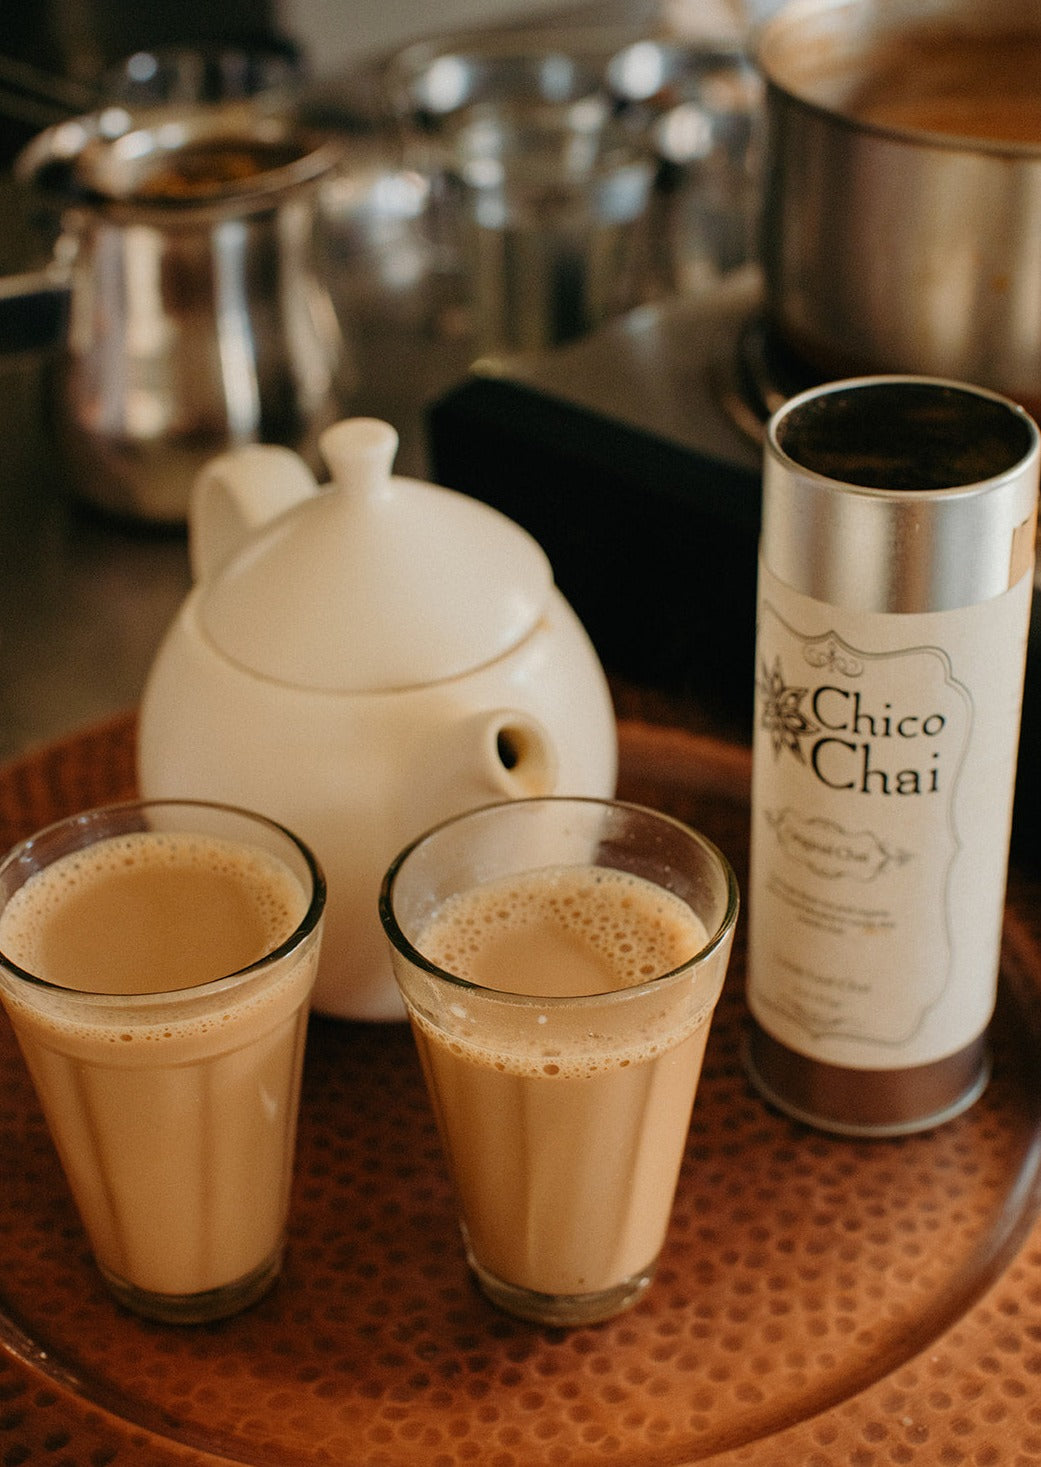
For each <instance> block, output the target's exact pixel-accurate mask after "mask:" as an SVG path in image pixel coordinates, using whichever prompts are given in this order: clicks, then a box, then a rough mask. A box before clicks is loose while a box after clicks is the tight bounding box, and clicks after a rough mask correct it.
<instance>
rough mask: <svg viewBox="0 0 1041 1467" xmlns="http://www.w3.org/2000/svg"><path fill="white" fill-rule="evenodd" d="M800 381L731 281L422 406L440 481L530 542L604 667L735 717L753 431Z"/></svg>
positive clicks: (756, 439)
mask: <svg viewBox="0 0 1041 1467" xmlns="http://www.w3.org/2000/svg"><path fill="white" fill-rule="evenodd" d="M797 377H798V368H797V364H794V363H792V362H790V361H789V360H788V359H787V358H786V357H785V355H784V354H783V353H782V352H781V351H780V350H779V349H778V348H777V347H776V345H775V344H774V343H772V342H771V340H770V337H769V333H768V331H767V330H766V328H765V326H764V324H763V320H762V311H761V282H760V278H759V274H758V272H757V271H755V270H753V269H747V270H742V271H740V272H737V273H735V274H734V275H733V276H731V277H729V278H728V279H727V281H726V282H725V283H724V284H723V285H721V286H720V287H719V288H718V289H717V290H715V291H713V292H711V293H710V294H707V295H705V296H700V297H696V298H690V299H677V300H671V301H668V302H663V303H659V304H655V305H651V306H645V307H641V308H639V309H637V310H635V311H633V312H631V313H629V314H628V315H626V316H624V317H622V318H620V319H618V320H616V321H613V322H611V323H609V324H608V325H607V326H605V327H603V328H602V329H601V330H599V331H597V332H595V333H593V334H591V335H590V336H588V337H585V338H583V339H582V340H580V341H577V342H573V343H570V344H569V345H567V346H564V347H560V348H558V349H557V350H555V351H553V352H550V353H547V354H545V355H543V356H541V357H538V358H532V359H528V360H524V361H521V360H515V361H512V362H510V363H509V364H508V366H506V367H505V368H500V369H498V370H496V371H494V372H493V371H492V370H490V369H486V370H483V371H477V370H475V371H474V372H473V373H471V375H470V376H469V377H468V378H467V379H466V380H465V381H464V382H463V383H462V384H460V385H459V386H457V387H455V388H453V389H452V390H451V391H450V392H449V393H447V394H446V395H445V396H444V397H443V398H441V399H440V400H439V401H438V402H437V403H436V404H435V405H434V406H433V408H432V409H431V411H430V414H429V418H428V436H429V440H430V456H431V463H432V469H433V475H434V477H435V478H436V479H437V480H438V481H439V482H441V483H444V484H448V485H449V486H451V487H454V488H457V489H460V490H462V491H463V492H465V493H468V494H472V495H474V496H475V497H476V498H479V499H483V500H484V501H485V502H487V503H490V504H493V505H494V506H495V507H497V508H499V509H501V510H502V511H503V512H504V513H506V514H508V515H510V517H511V518H512V519H515V520H517V521H518V523H520V524H522V525H524V526H525V528H526V529H528V530H529V531H530V532H531V533H532V534H533V535H534V536H535V538H536V539H537V540H539V542H540V543H541V544H542V546H543V548H544V549H545V550H546V552H547V554H548V555H549V557H550V560H551V561H552V563H553V567H554V572H555V575H556V579H557V583H558V585H559V586H560V588H561V590H562V591H563V593H564V595H565V596H567V598H568V599H569V600H570V601H571V603H572V605H573V606H574V608H575V610H576V611H577V612H578V614H579V616H580V617H581V618H582V620H583V622H584V624H585V626H586V628H587V630H588V631H589V633H590V635H591V637H592V638H593V641H594V644H595V645H596V647H597V650H598V652H599V654H600V656H601V659H602V660H603V662H604V664H605V666H606V667H607V669H608V671H610V672H616V673H618V674H619V675H622V676H626V677H634V678H637V679H640V680H643V681H651V682H653V683H655V684H658V685H664V686H666V687H668V688H674V689H676V690H677V691H683V692H686V691H693V692H696V693H697V694H698V695H699V696H701V697H703V698H704V697H706V696H709V697H718V698H719V699H720V700H721V702H722V703H723V704H725V705H726V706H727V707H728V708H729V709H731V710H733V709H738V710H740V711H742V712H743V711H744V709H745V708H746V707H747V706H748V705H749V703H750V698H751V684H752V655H753V644H754V616H755V612H754V604H755V573H756V545H757V540H758V530H759V492H760V489H759V485H760V464H761V455H762V448H761V439H762V430H763V424H764V422H765V420H766V418H767V417H768V415H769V412H770V411H772V407H773V406H774V405H776V403H777V402H779V401H782V400H783V397H784V396H787V395H790V392H791V391H792V390H795V386H794V384H795V383H796V380H797ZM778 394H781V395H780V396H779V395H778Z"/></svg>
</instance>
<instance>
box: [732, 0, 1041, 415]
mask: <svg viewBox="0 0 1041 1467" xmlns="http://www.w3.org/2000/svg"><path fill="white" fill-rule="evenodd" d="M1039 58H1041V7H1038V5H1037V3H1036V0H987V3H986V4H980V3H979V0H790V3H788V4H786V5H784V6H783V7H782V9H781V10H779V11H778V12H777V13H776V14H775V15H774V17H773V19H772V20H771V21H769V22H768V23H767V24H766V25H765V26H764V27H763V28H762V30H761V32H760V33H759V36H758V37H757V44H756V59H757V61H758V64H759V66H760V68H761V70H762V72H763V74H764V77H765V81H766V111H767V120H768V141H767V162H766V181H765V199H764V210H763V224H762V240H761V252H762V262H763V268H764V273H765V290H766V302H767V311H768V314H769V316H770V317H771V319H772V320H773V322H774V324H775V325H776V327H777V328H778V329H779V331H780V333H781V335H782V337H783V338H784V339H785V340H786V341H787V342H788V343H789V344H790V345H791V346H792V347H793V348H794V349H795V350H796V352H797V353H798V354H799V355H800V356H801V357H802V358H803V359H805V360H806V361H807V362H808V363H810V364H811V365H812V366H814V367H815V368H817V369H818V370H819V371H820V372H821V373H822V375H824V376H827V377H841V376H847V375H857V374H860V373H872V372H912V373H920V374H924V375H936V376H946V377H955V378H960V379H962V380H964V381H968V382H975V383H978V384H980V385H982V386H986V387H991V388H994V389H996V390H998V391H1001V392H1003V393H1005V394H1007V395H1008V396H1010V397H1013V398H1015V399H1016V400H1018V401H1019V402H1021V403H1024V404H1025V405H1026V406H1028V407H1029V408H1031V409H1032V410H1033V411H1035V412H1037V411H1038V410H1039V409H1041V64H1039ZM970 77H975V79H976V81H975V83H974V85H976V84H979V83H980V82H981V81H982V87H981V90H980V92H978V93H977V96H976V99H975V101H974V100H973V99H972V97H970V96H969V91H968V90H967V79H968V78H970ZM901 78H904V79H905V80H906V79H907V78H910V86H909V89H908V90H909V95H910V96H911V98H912V100H915V99H917V101H928V100H930V99H933V100H935V101H936V102H937V104H938V108H939V110H940V111H942V110H943V107H941V106H940V104H941V103H944V98H945V97H946V99H947V102H948V103H950V102H952V101H953V102H954V103H957V106H955V107H954V108H953V112H957V111H958V109H959V108H960V112H961V115H960V116H953V115H952V108H950V107H948V108H947V113H948V115H947V116H946V117H944V118H942V119H940V120H941V121H942V127H940V128H937V126H936V124H937V117H935V116H934V117H927V116H925V114H924V112H923V113H922V114H921V115H920V117H919V118H917V119H915V120H914V122H913V124H912V125H908V121H907V116H904V117H902V118H900V120H897V121H894V120H893V117H894V116H895V110H894V112H893V113H890V115H889V116H888V118H887V120H884V121H879V120H877V119H878V117H879V116H883V115H884V114H883V112H882V111H881V108H879V109H878V110H877V111H875V112H873V111H872V107H873V106H874V105H876V104H877V103H878V102H879V98H880V97H881V96H884V94H885V93H886V89H887V88H890V89H896V91H899V89H900V88H901V86H903V84H904V83H903V81H902V80H901ZM988 104H989V105H990V107H991V110H992V111H1002V110H1005V111H1013V110H1016V109H1018V111H1019V112H1020V113H1021V114H1022V116H1025V117H1027V118H1028V124H1029V125H1027V126H1025V127H1023V128H1022V132H1023V133H1024V134H1025V136H1026V137H1027V140H1025V141H1024V140H1019V141H1009V140H1007V139H1002V138H1001V137H994V136H990V137H988V136H983V135H970V129H976V128H977V123H979V124H980V126H979V128H978V131H979V133H981V134H982V133H984V132H986V131H987V130H988V127H987V125H984V123H985V119H984V120H981V118H980V117H976V118H975V119H974V118H973V116H972V114H973V110H974V108H975V110H976V111H977V112H982V110H984V108H985V107H986V106H987V105H988ZM1030 118H1033V121H1032V122H1031V121H1030V120H1029V119H1030ZM1020 120H1021V121H1022V118H1021V119H1020ZM993 122H994V119H993V118H992V119H991V123H993ZM1035 123H1036V127H1037V131H1036V132H1034V133H1032V127H1033V126H1034V125H1035ZM1003 125H1004V124H1001V125H999V126H998V130H999V131H1000V130H1001V126H1003ZM1008 127H1009V129H1010V130H1013V131H1014V130H1015V129H1014V125H1013V123H1012V122H1011V121H1009V122H1008ZM991 130H993V129H991Z"/></svg>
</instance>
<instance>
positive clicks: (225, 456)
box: [188, 443, 318, 581]
mask: <svg viewBox="0 0 1041 1467" xmlns="http://www.w3.org/2000/svg"><path fill="white" fill-rule="evenodd" d="M317 493H318V484H317V481H316V480H315V477H314V475H313V474H312V473H311V470H310V469H309V468H308V467H307V465H306V464H305V463H304V462H303V460H302V459H301V458H300V457H299V456H298V455H297V454H295V453H294V452H293V451H292V449H289V448H284V447H281V446H280V445H277V444H267V443H248V444H244V445H243V447H241V448H234V449H232V450H230V452H228V453H222V454H220V455H219V456H218V457H217V458H215V459H212V460H211V461H210V463H208V464H205V465H204V466H203V468H202V469H201V470H200V471H199V473H198V475H197V477H196V479H195V483H194V484H193V485H192V494H191V504H190V507H189V514H188V551H189V557H190V561H191V570H192V576H193V578H194V579H195V580H196V581H205V580H209V579H210V578H211V577H213V576H215V575H217V574H218V572H219V571H220V570H221V569H222V568H223V567H224V566H225V565H227V563H228V561H229V560H230V559H231V557H232V556H233V555H234V554H235V552H236V551H237V550H238V548H239V546H240V545H241V544H242V543H243V541H244V540H245V539H246V537H247V536H248V535H249V534H250V533H251V531H253V530H256V529H258V528H259V527H260V526H261V525H265V524H267V523H268V521H269V520H273V519H275V518H276V516H278V515H280V514H283V513H284V512H285V511H286V510H287V509H292V508H293V506H294V505H296V504H299V503H300V502H301V500H304V499H307V498H309V497H310V496H311V495H313V494H317Z"/></svg>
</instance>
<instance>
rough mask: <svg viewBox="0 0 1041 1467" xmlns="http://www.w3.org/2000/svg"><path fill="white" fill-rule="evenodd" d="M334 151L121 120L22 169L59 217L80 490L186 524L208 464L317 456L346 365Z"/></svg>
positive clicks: (188, 121) (281, 134) (279, 131)
mask: <svg viewBox="0 0 1041 1467" xmlns="http://www.w3.org/2000/svg"><path fill="white" fill-rule="evenodd" d="M341 162H342V148H341V145H340V144H339V143H338V142H335V141H333V140H330V139H328V138H325V137H315V136H311V135H309V134H306V133H304V132H302V131H301V130H299V129H298V128H297V127H296V126H295V125H294V123H293V122H292V121H291V120H289V119H287V118H284V117H281V116H273V115H265V114H264V113H263V112H261V111H258V110H257V109H256V108H254V107H252V106H250V105H249V104H248V103H245V102H244V103H241V104H227V105H221V106H214V107H201V106H193V105H188V106H183V107H174V106H171V107H168V108H149V109H146V110H143V111H142V112H140V113H136V114H135V113H133V112H130V111H128V110H126V109H125V108H122V107H118V106H113V107H108V108H105V109H104V110H102V111H99V112H98V113H96V114H93V115H91V116H88V117H82V118H76V119H72V120H70V121H68V122H65V123H60V124H58V125H57V126H55V127H53V128H50V129H49V130H48V131H47V132H45V133H42V134H41V135H40V136H39V137H37V138H36V139H34V140H33V142H31V143H30V144H29V146H28V147H27V148H26V149H25V151H24V152H23V153H22V155H21V157H20V159H19V161H18V171H19V172H20V174H21V176H22V177H23V178H25V179H28V180H30V181H31V182H32V183H33V184H34V185H35V186H36V188H37V190H38V191H39V192H40V194H41V197H42V198H43V199H44V200H46V201H49V202H50V204H51V205H52V206H53V208H54V209H55V210H56V212H57V213H58V215H59V217H60V228H61V231H62V233H61V238H60V239H59V241H58V246H57V249H56V256H55V264H54V267H53V269H52V270H51V272H50V275H51V278H52V279H54V280H57V281H58V282H60V284H61V286H62V288H64V289H65V290H66V291H67V294H68V323H67V330H66V332H65V336H64V340H63V343H62V346H61V350H60V357H59V366H58V371H57V380H56V384H55V412H56V418H57V424H56V426H57V432H58V435H59V438H60V440H61V442H62V444H63V446H64V448H65V450H66V455H67V458H68V463H69V469H70V476H71V478H72V483H73V487H74V489H75V490H76V492H77V493H78V494H79V495H80V496H81V497H82V498H84V499H86V500H89V501H91V502H92V503H94V504H96V505H98V506H99V507H101V508H103V509H105V510H107V511H110V512H113V513H116V514H119V515H125V516H129V517H131V518H134V519H141V520H148V521H152V522H156V523H171V524H179V523H181V522H182V521H183V520H184V518H185V515H186V510H187V502H188V494H189V491H190V487H191V484H192V481H193V479H194V477H195V473H196V471H197V469H198V468H199V466H201V464H202V463H203V462H205V461H206V460H207V459H209V458H211V457H213V455H214V454H216V453H218V452H220V451H221V450H222V449H224V448H226V447H229V446H234V445H236V444H240V443H245V442H250V441H254V440H263V441H266V442H276V443H284V444H287V445H289V446H291V447H293V448H295V449H297V450H298V451H301V452H304V453H305V454H306V453H308V451H309V448H310V445H311V444H312V443H313V442H314V441H315V440H316V437H317V434H318V433H319V432H320V431H321V429H322V428H324V427H325V426H327V425H328V424H329V423H331V422H334V421H335V420H336V419H337V418H338V417H339V416H342V410H343V398H344V393H345V391H346V388H347V385H348V381H349V371H348V366H347V354H346V348H345V343H344V340H343V336H342V333H341V330H340V326H339V322H338V320H337V317H336V313H335V311H334V309H333V304H332V301H331V299H330V296H329V293H328V290H327V288H326V284H325V281H324V271H323V269H322V266H321V262H320V260H319V258H318V252H317V249H316V239H315V222H316V194H317V190H318V186H319V184H320V183H321V182H322V180H324V179H327V178H328V177H329V176H330V175H331V173H332V172H333V170H334V169H336V168H337V167H338V166H339V165H340V163H341Z"/></svg>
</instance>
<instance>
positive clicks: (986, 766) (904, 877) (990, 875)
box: [748, 564, 1031, 1069]
mask: <svg viewBox="0 0 1041 1467" xmlns="http://www.w3.org/2000/svg"><path fill="white" fill-rule="evenodd" d="M1030 591H1031V577H1030V576H1023V577H1022V578H1021V580H1020V582H1019V583H1018V584H1017V585H1016V586H1015V587H1013V588H1012V590H1010V591H1008V592H1006V593H1005V594H1004V595H1002V596H999V597H996V598H994V599H993V600H991V601H987V602H984V603H982V604H981V605H978V606H972V607H966V608H961V609H958V610H955V611H945V612H928V613H922V614H917V613H916V614H905V613H900V614H891V613H876V612H856V611H854V612H850V611H848V610H842V609H840V608H836V607H834V606H830V605H825V604H823V603H821V602H818V601H815V600H813V599H811V598H810V597H807V596H803V595H801V594H799V593H797V592H793V591H792V590H791V589H790V588H788V587H786V586H784V585H783V584H782V583H781V582H779V581H778V580H777V579H776V577H774V576H773V575H771V573H770V572H769V570H767V569H766V568H765V567H764V566H763V565H762V564H760V581H759V622H758V633H757V649H756V685H755V714H754V717H755V725H754V741H753V788H752V845H751V874H750V883H749V888H750V889H749V980H748V982H749V1002H750V1005H751V1008H752V1012H753V1014H754V1015H755V1018H756V1019H757V1021H758V1022H759V1023H760V1024H761V1026H762V1027H763V1028H764V1029H766V1030H767V1031H768V1032H769V1033H770V1034H772V1035H773V1036H774V1037H775V1038H776V1039H778V1040H780V1041H781V1042H782V1043H784V1044H786V1045H788V1047H789V1048H791V1049H794V1050H795V1051H797V1052H798V1053H801V1054H804V1055H807V1056H809V1057H811V1058H814V1059H818V1060H823V1061H825V1062H827V1063H831V1064H839V1065H848V1066H852V1067H857V1068H871V1069H885V1068H903V1067H907V1066H910V1065H917V1064H924V1063H928V1062H931V1061H933V1060H936V1059H940V1058H942V1057H943V1056H945V1055H947V1054H950V1053H953V1052H954V1051H955V1050H958V1049H960V1048H962V1047H963V1046H964V1045H966V1044H968V1043H970V1042H971V1041H972V1040H973V1039H975V1038H976V1037H977V1036H978V1035H979V1034H980V1033H981V1032H982V1030H983V1029H984V1028H985V1027H986V1024H987V1022H988V1019H989V1017H990V1014H991V1011H992V1008H993V1003H994V993H995V985H996V979H997V968H998V960H999V951H1000V939H1001V921H1002V911H1003V906H1004V892H1005V875H1006V865H1007V852H1008V836H1009V822H1010V818H1011V799H1012V787H1013V777H1014V771H1015V756H1016V747H1017V743H1018V731H1019V713H1020V699H1021V693H1022V676H1023V661H1024V656H1025V649H1026V622H1027V613H1028V609H1029V597H1030Z"/></svg>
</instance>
